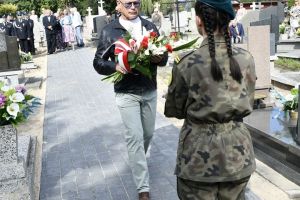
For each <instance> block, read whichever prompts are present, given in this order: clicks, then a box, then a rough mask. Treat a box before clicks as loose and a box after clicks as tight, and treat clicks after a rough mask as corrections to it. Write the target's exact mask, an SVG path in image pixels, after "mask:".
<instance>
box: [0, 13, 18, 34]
mask: <svg viewBox="0 0 300 200" xmlns="http://www.w3.org/2000/svg"><path fill="white" fill-rule="evenodd" d="M2 19H3V20H2V22H1V23H0V32H4V33H5V34H6V35H8V36H15V31H14V25H13V21H12V16H11V14H10V13H9V14H6V15H3V16H2ZM0 21H1V20H0Z"/></svg>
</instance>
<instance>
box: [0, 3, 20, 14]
mask: <svg viewBox="0 0 300 200" xmlns="http://www.w3.org/2000/svg"><path fill="white" fill-rule="evenodd" d="M17 9H18V8H17V6H16V5H14V4H11V3H6V4H1V5H0V16H2V15H4V14H7V13H11V14H15V13H16V11H17Z"/></svg>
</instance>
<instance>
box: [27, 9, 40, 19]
mask: <svg viewBox="0 0 300 200" xmlns="http://www.w3.org/2000/svg"><path fill="white" fill-rule="evenodd" d="M29 18H30V19H31V20H33V21H34V22H35V21H38V16H37V15H36V14H35V10H32V11H30V15H29Z"/></svg>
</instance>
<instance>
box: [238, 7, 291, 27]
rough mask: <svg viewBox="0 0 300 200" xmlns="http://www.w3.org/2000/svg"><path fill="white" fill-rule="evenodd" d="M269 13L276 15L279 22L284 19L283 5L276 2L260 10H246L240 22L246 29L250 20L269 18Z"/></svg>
mask: <svg viewBox="0 0 300 200" xmlns="http://www.w3.org/2000/svg"><path fill="white" fill-rule="evenodd" d="M271 15H274V16H276V17H277V19H278V21H279V23H281V22H283V20H284V16H285V15H284V5H283V4H282V3H280V2H277V6H270V7H268V8H264V9H262V10H248V11H247V14H246V15H245V16H244V17H243V18H242V19H241V21H240V22H241V23H242V24H243V26H244V28H245V29H247V28H248V27H249V26H250V23H251V22H256V21H261V20H265V19H270V18H271Z"/></svg>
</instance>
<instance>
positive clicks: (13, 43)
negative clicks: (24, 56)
mask: <svg viewBox="0 0 300 200" xmlns="http://www.w3.org/2000/svg"><path fill="white" fill-rule="evenodd" d="M6 45H7V58H8V64H9V70H10V71H12V70H20V69H21V59H20V55H19V48H18V42H17V37H11V36H6Z"/></svg>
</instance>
